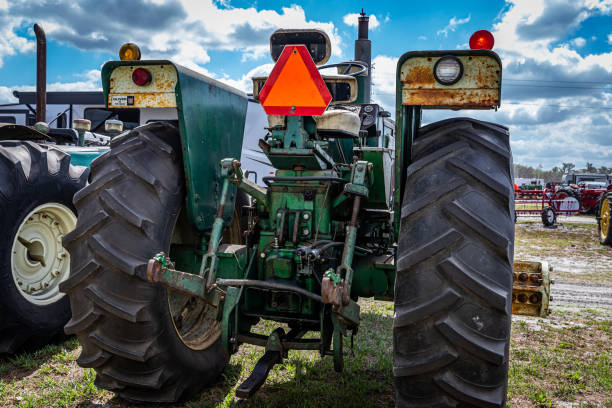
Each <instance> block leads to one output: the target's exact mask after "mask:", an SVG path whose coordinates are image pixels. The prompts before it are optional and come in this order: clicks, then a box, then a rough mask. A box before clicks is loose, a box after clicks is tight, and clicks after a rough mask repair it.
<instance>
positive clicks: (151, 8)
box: [0, 0, 372, 66]
mask: <svg viewBox="0 0 612 408" xmlns="http://www.w3.org/2000/svg"><path fill="white" fill-rule="evenodd" d="M42 3H43V1H42V0H38V1H37V0H30V1H25V0H15V1H11V2H6V0H0V10H2V6H4V5H6V9H7V10H6V12H4V11H3V12H2V14H0V66H1V64H2V59H3V57H6V56H11V55H15V54H16V53H18V52H30V51H32V50H33V48H34V41H33V40H32V37H33V35H32V33H29V35H27V36H26V35H23V34H21V35H18V34H17V29H18V28H23V27H28V26H31V25H32V23H33V22H34V21H37V22H39V23H41V25H42V26H43V27H44V29H45V31H46V33H47V38H53V39H54V40H55V41H59V42H62V43H65V44H68V45H72V46H74V47H77V48H79V49H82V50H101V51H107V52H111V53H112V54H116V52H117V50H118V49H119V47H120V45H121V44H123V43H124V42H128V41H131V42H135V43H136V44H138V45H139V46H140V48H141V50H142V51H143V55H144V56H145V57H146V58H165V59H173V60H175V61H177V62H178V63H180V64H184V65H187V66H194V65H197V66H203V65H205V64H207V63H208V62H209V61H210V55H209V53H210V51H211V50H225V51H232V52H237V53H239V54H241V55H242V59H243V60H245V59H260V58H262V57H265V56H267V54H268V49H269V37H270V34H271V33H272V32H274V31H275V30H277V29H279V28H319V29H321V30H323V31H325V32H326V33H327V34H328V36H329V37H330V41H331V44H332V54H333V55H335V56H337V57H341V56H342V51H343V46H344V44H343V41H342V38H341V36H340V35H339V33H338V30H337V28H336V27H335V25H334V24H333V23H332V22H324V21H315V20H311V19H308V18H307V17H306V13H305V11H304V9H303V8H302V7H300V6H298V5H291V6H289V7H282V8H281V9H280V11H276V10H269V9H261V10H258V9H256V8H255V7H249V8H238V7H231V6H230V5H229V2H218V1H217V2H214V1H212V0H203V1H197V2H196V1H192V0H155V1H152V0H130V1H129V2H124V3H122V10H121V11H120V12H118V10H117V6H116V5H117V2H115V1H113V2H111V1H100V0H81V1H79V2H74V1H73V0H56V1H55V4H54V6H53V7H43V4H42ZM134 16H137V18H135V17H134ZM371 21H372V20H371Z"/></svg>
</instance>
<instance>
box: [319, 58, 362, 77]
mask: <svg viewBox="0 0 612 408" xmlns="http://www.w3.org/2000/svg"><path fill="white" fill-rule="evenodd" d="M344 66H346V69H345V70H344V72H343V73H342V75H350V76H353V77H356V76H359V75H361V74H363V73H364V72H366V71H367V70H368V65H367V64H365V63H363V62H359V61H347V62H341V63H339V64H329V65H323V66H320V67H317V69H318V70H322V69H326V68H335V67H344ZM352 67H359V68H361V70H359V71H357V72H353V73H352V74H349V72H351V68H352Z"/></svg>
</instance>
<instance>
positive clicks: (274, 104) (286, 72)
mask: <svg viewBox="0 0 612 408" xmlns="http://www.w3.org/2000/svg"><path fill="white" fill-rule="evenodd" d="M331 100H332V96H331V94H330V93H329V90H328V89H327V86H326V85H325V81H323V78H321V74H319V71H318V70H317V67H316V66H315V64H314V62H313V61H312V57H311V56H310V54H309V53H308V49H307V48H306V46H305V45H287V46H285V48H284V49H283V52H282V53H281V55H280V57H279V58H278V61H277V62H276V65H274V69H272V72H271V73H270V76H269V77H268V80H267V81H266V83H265V84H264V86H263V88H262V89H261V91H260V92H259V101H260V102H261V106H263V108H264V110H265V111H266V113H267V114H268V115H322V114H323V112H325V109H326V108H327V106H328V105H329V103H330V102H331Z"/></svg>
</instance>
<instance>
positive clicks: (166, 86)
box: [108, 65, 178, 108]
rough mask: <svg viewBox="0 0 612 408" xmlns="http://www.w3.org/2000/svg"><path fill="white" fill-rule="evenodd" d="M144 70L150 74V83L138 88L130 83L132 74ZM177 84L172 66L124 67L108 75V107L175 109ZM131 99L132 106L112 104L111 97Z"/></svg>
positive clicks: (176, 77)
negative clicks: (137, 70)
mask: <svg viewBox="0 0 612 408" xmlns="http://www.w3.org/2000/svg"><path fill="white" fill-rule="evenodd" d="M137 68H144V69H146V70H147V71H149V72H150V73H151V82H150V83H148V84H147V85H143V86H139V85H136V84H135V83H134V81H132V73H133V72H134V70H135V69H137ZM177 83H178V76H177V72H176V69H175V68H174V66H172V65H124V66H119V67H117V68H115V69H114V70H113V72H112V73H111V75H110V86H109V95H108V106H109V107H112V108H175V107H176V94H175V88H176V85H177ZM116 96H130V97H133V104H130V105H125V104H121V105H117V104H113V97H116Z"/></svg>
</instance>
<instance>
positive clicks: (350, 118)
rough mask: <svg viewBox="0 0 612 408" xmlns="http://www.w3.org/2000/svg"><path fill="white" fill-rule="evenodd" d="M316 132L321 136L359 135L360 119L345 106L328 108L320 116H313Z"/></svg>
mask: <svg viewBox="0 0 612 408" xmlns="http://www.w3.org/2000/svg"><path fill="white" fill-rule="evenodd" d="M314 120H315V122H316V124H317V133H318V134H319V135H320V136H323V137H338V138H342V137H349V138H353V137H359V129H360V128H361V119H359V115H358V114H357V113H355V112H352V111H351V110H348V109H345V108H336V109H328V110H326V111H325V113H323V115H321V116H314Z"/></svg>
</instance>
